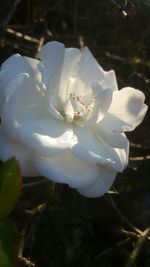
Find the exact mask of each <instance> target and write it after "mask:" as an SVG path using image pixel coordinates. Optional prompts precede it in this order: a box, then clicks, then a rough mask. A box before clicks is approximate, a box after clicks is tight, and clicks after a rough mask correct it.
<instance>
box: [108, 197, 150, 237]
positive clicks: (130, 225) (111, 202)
mask: <svg viewBox="0 0 150 267" xmlns="http://www.w3.org/2000/svg"><path fill="white" fill-rule="evenodd" d="M106 199H107V200H108V201H109V203H110V204H111V205H112V207H113V208H114V210H115V211H116V213H117V214H118V215H119V217H120V218H121V220H122V221H124V222H125V223H126V224H127V225H128V226H129V227H130V228H131V229H132V230H133V231H134V232H135V233H137V234H139V235H142V233H143V231H141V230H140V229H139V228H137V227H136V226H134V225H133V224H132V223H131V222H130V221H129V220H128V219H127V218H126V216H125V215H124V214H123V213H122V212H121V211H120V210H119V208H118V207H117V205H116V203H115V202H114V200H113V198H112V196H111V195H110V194H109V195H107V198H106ZM147 239H148V240H150V236H148V237H147Z"/></svg>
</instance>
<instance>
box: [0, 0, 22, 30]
mask: <svg viewBox="0 0 150 267" xmlns="http://www.w3.org/2000/svg"><path fill="white" fill-rule="evenodd" d="M21 1H22V0H15V1H14V3H13V5H12V6H11V7H10V9H9V12H8V14H7V15H6V18H5V19H4V21H3V22H2V23H1V24H0V29H4V28H6V26H7V25H8V23H9V21H10V20H11V18H12V17H13V15H14V13H15V11H16V9H17V7H18V5H19V4H20V3H21Z"/></svg>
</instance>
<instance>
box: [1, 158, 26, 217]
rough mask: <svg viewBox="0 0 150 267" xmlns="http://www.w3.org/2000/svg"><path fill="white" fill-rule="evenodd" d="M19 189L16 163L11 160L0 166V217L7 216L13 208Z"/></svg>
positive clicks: (19, 178)
mask: <svg viewBox="0 0 150 267" xmlns="http://www.w3.org/2000/svg"><path fill="white" fill-rule="evenodd" d="M20 189H21V176H20V171H19V165H18V162H17V161H16V160H15V159H14V158H12V159H10V160H7V161H6V162H4V163H2V165H1V166H0V217H5V216H7V215H8V214H9V213H10V212H11V211H12V210H13V208H14V207H15V205H16V202H17V200H18V197H19V195H20Z"/></svg>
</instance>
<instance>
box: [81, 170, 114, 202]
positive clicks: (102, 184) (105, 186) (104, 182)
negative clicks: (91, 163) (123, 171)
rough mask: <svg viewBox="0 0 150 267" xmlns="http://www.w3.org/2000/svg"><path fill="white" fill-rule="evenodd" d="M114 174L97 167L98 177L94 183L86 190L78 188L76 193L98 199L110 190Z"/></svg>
mask: <svg viewBox="0 0 150 267" xmlns="http://www.w3.org/2000/svg"><path fill="white" fill-rule="evenodd" d="M116 174H117V173H116V172H113V171H110V170H108V169H106V168H104V167H102V166H99V177H98V179H97V180H96V182H95V183H94V184H93V185H92V186H90V187H88V188H78V189H77V191H78V192H79V193H80V194H81V195H83V196H85V197H100V196H102V195H104V194H105V193H106V192H107V191H108V190H109V189H110V187H111V186H112V184H113V182H114V180H115V178H116Z"/></svg>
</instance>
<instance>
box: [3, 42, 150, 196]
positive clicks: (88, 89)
mask: <svg viewBox="0 0 150 267" xmlns="http://www.w3.org/2000/svg"><path fill="white" fill-rule="evenodd" d="M39 59H40V60H36V59H32V58H29V57H22V56H21V55H19V54H15V55H13V56H12V57H10V58H8V59H7V60H6V61H5V62H4V63H3V65H2V67H1V71H0V109H1V111H0V117H1V125H0V147H1V148H0V158H1V160H3V161H4V160H7V159H8V158H10V157H11V156H15V157H16V158H17V160H18V161H19V162H20V167H21V172H22V175H23V176H39V175H42V176H45V177H47V178H48V179H50V180H52V181H54V182H60V183H66V184H68V185H69V186H70V187H73V188H76V189H77V190H78V191H79V192H80V193H81V194H82V195H84V196H87V197H98V196H101V195H103V194H104V193H105V192H107V191H108V190H109V188H110V187H111V185H112V183H113V182H114V180H115V177H116V174H117V172H122V171H123V169H124V168H125V167H126V166H127V164H128V152H129V143H128V139H127V137H126V135H125V134H124V133H123V132H125V131H132V130H133V129H134V128H135V127H136V126H137V125H139V124H140V123H141V121H142V120H143V118H144V115H145V113H146V111H147V106H146V105H145V104H144V99H145V98H144V94H143V93H142V92H140V91H138V90H135V89H133V88H131V87H127V88H123V89H122V90H120V91H118V87H117V82H116V77H115V73H114V71H113V70H111V71H109V72H105V71H103V69H102V68H101V67H100V66H99V64H98V63H97V61H96V60H95V59H94V57H93V56H92V54H91V53H90V51H89V50H88V48H84V49H83V51H82V52H81V51H80V50H79V49H76V48H66V49H65V47H64V45H63V44H61V43H58V42H49V43H47V44H46V45H44V47H43V48H42V50H41V52H40V54H39Z"/></svg>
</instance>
